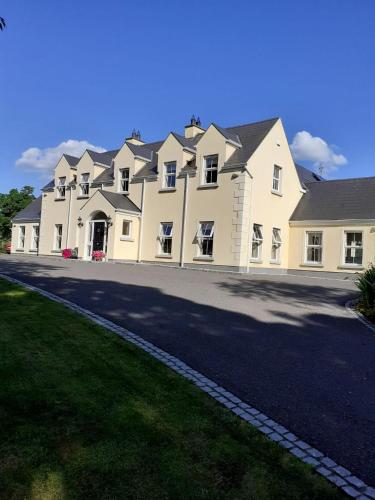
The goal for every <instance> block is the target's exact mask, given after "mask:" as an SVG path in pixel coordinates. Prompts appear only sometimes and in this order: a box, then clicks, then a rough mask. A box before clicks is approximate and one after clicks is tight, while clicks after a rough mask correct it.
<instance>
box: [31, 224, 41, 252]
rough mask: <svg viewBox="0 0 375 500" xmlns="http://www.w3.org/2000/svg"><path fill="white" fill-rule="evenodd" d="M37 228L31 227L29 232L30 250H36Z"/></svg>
mask: <svg viewBox="0 0 375 500" xmlns="http://www.w3.org/2000/svg"><path fill="white" fill-rule="evenodd" d="M38 245H39V226H33V227H32V232H31V250H38Z"/></svg>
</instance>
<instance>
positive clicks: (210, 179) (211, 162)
mask: <svg viewBox="0 0 375 500" xmlns="http://www.w3.org/2000/svg"><path fill="white" fill-rule="evenodd" d="M218 163H219V157H218V155H210V156H205V157H204V178H203V180H204V183H205V184H217V171H218Z"/></svg>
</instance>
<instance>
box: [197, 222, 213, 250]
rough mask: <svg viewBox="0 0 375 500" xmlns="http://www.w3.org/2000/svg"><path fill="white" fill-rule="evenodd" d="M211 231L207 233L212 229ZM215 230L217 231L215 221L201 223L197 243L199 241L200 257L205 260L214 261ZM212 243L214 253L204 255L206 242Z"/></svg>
mask: <svg viewBox="0 0 375 500" xmlns="http://www.w3.org/2000/svg"><path fill="white" fill-rule="evenodd" d="M210 226H211V230H210V232H209V233H207V230H208V229H209V228H210ZM214 230H215V222H214V221H200V222H199V225H198V231H197V241H198V257H200V258H203V259H213V255H214V234H215V233H214ZM206 241H207V242H208V241H212V251H211V253H210V254H209V253H204V247H205V242H206Z"/></svg>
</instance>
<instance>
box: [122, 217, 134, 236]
mask: <svg viewBox="0 0 375 500" xmlns="http://www.w3.org/2000/svg"><path fill="white" fill-rule="evenodd" d="M131 225H132V222H131V221H130V220H124V221H122V236H123V237H124V238H130V237H131Z"/></svg>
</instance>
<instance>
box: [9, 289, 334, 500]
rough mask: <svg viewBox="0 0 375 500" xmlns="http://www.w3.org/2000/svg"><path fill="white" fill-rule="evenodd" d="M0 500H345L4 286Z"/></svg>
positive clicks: (164, 377) (123, 349)
mask: <svg viewBox="0 0 375 500" xmlns="http://www.w3.org/2000/svg"><path fill="white" fill-rule="evenodd" d="M0 380H1V384H0V499H1V500H3V499H4V500H11V499H25V498H27V499H33V500H34V499H38V500H39V499H43V500H47V499H48V500H50V499H62V498H67V499H68V498H69V499H70V498H80V499H81V498H82V499H101V500H102V499H142V500H143V499H145V500H149V499H167V498H168V499H173V500H178V499H200V498H205V499H206V498H207V499H215V500H219V499H231V500H233V499H247V500H249V499H254V500H261V499H270V498H272V499H278V500H279V499H289V498H293V499H296V498H299V499H304V500H305V499H310V498H314V499H319V500H322V499H330V498H343V495H342V494H341V493H340V492H339V491H338V490H337V489H335V488H334V487H333V486H331V485H330V484H329V483H328V482H326V481H325V480H323V479H322V478H321V477H319V476H318V475H316V474H315V473H314V472H313V471H312V470H311V469H310V468H309V467H308V466H306V465H304V464H302V463H300V462H299V461H297V460H296V459H294V458H293V457H292V456H290V455H289V454H288V453H287V452H285V451H284V450H283V449H282V448H280V447H279V446H277V445H276V444H274V443H272V442H270V441H268V440H267V439H266V438H265V437H264V436H262V435H261V434H260V433H259V432H258V431H256V430H255V429H253V428H251V427H250V426H249V425H248V424H246V423H245V422H243V421H241V420H240V419H239V418H237V417H235V416H233V415H232V414H230V412H229V411H227V410H225V409H223V408H222V407H221V406H220V405H219V404H218V403H216V402H214V401H213V400H212V399H211V398H209V397H208V396H206V395H205V394H204V393H202V392H201V391H199V390H198V389H197V388H196V387H195V386H193V385H192V384H190V383H189V382H187V381H185V380H184V379H182V378H181V377H180V376H178V375H176V374H174V373H173V372H172V371H170V370H169V369H168V368H166V367H164V366H163V365H162V364H160V363H159V362H157V361H156V360H154V359H152V358H151V357H149V356H148V355H146V354H145V353H143V352H142V351H140V350H139V349H137V348H136V347H133V346H132V345H129V344H127V343H126V342H124V341H123V340H121V339H120V338H118V337H116V335H114V334H113V333H110V332H107V331H106V330H104V329H103V328H100V327H99V326H96V325H95V324H93V323H91V322H90V321H88V320H86V319H84V318H82V317H81V316H79V315H76V314H74V313H73V312H71V311H69V310H68V309H66V308H65V307H63V306H62V305H60V304H56V303H54V302H52V301H49V300H48V299H46V298H44V297H42V296H39V295H38V294H35V293H32V292H29V291H28V290H26V289H23V288H21V287H18V286H15V285H11V284H9V283H7V282H5V281H3V280H0Z"/></svg>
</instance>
